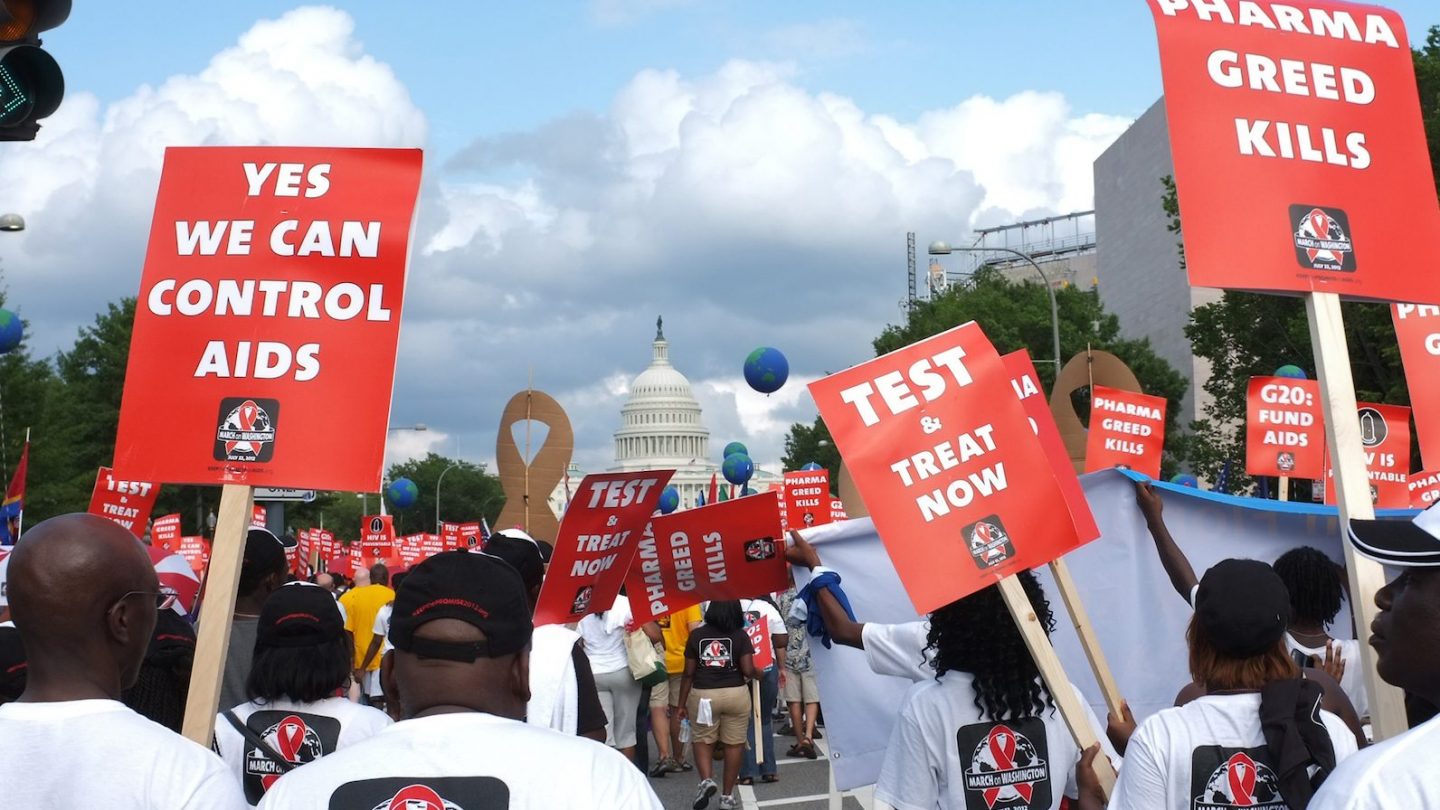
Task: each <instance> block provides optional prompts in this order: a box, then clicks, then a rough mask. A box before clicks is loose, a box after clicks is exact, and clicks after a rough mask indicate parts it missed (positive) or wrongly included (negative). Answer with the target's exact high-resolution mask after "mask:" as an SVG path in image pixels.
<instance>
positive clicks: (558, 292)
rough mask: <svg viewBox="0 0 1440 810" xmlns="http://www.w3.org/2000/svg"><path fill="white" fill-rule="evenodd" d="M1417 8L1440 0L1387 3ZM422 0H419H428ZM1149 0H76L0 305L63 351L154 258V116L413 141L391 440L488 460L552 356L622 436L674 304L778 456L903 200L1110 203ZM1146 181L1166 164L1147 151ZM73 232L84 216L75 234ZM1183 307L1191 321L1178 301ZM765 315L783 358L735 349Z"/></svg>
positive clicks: (927, 210)
mask: <svg viewBox="0 0 1440 810" xmlns="http://www.w3.org/2000/svg"><path fill="white" fill-rule="evenodd" d="M1392 6H1393V7H1395V8H1397V9H1398V10H1399V11H1400V12H1401V14H1402V16H1404V18H1405V20H1406V22H1407V24H1408V25H1409V26H1410V34H1411V37H1412V39H1415V40H1419V39H1422V38H1423V35H1424V31H1425V29H1426V28H1427V27H1428V26H1429V25H1430V24H1432V23H1440V7H1436V6H1435V3H1434V0H1403V1H1402V2H1395V3H1392ZM414 8H421V9H423V11H422V12H418V13H417V12H415V11H413V9H414ZM1149 14H1150V13H1149V10H1148V8H1147V6H1146V4H1145V3H1144V2H1143V1H1142V0H1086V1H1085V2H1079V1H1078V0H1066V1H1065V2H1061V1H1060V0H1054V1H1053V2H1037V1H1033V0H1024V1H1022V0H1017V1H1016V2H1001V1H1000V0H993V1H991V2H974V1H973V0H967V1H966V2H918V0H917V1H915V2H887V3H874V2H869V3H862V2H854V1H853V0H834V1H833V2H818V1H817V0H787V1H786V2H738V0H572V1H571V2H549V1H548V0H544V1H542V0H536V1H534V2H505V3H501V2H490V1H488V0H487V1H486V2H478V1H472V2H457V1H456V0H427V2H424V3H410V4H401V3H396V2H394V0H390V1H389V2H384V3H382V2H348V3H343V4H335V5H333V6H316V5H303V4H302V3H300V2H297V0H288V1H286V2H280V1H279V0H255V1H254V2H247V3H234V2H226V3H199V2H195V0H147V2H144V3H119V2H103V3H102V2H78V3H76V7H75V11H74V13H73V14H72V18H71V20H70V21H69V22H67V23H65V24H64V25H63V26H62V27H61V28H59V29H56V30H55V31H53V32H50V33H49V34H48V35H47V37H46V40H47V41H46V46H47V48H49V49H50V50H51V51H52V52H53V53H54V54H55V55H56V57H57V59H58V60H59V61H60V64H61V65H62V67H63V68H64V70H65V73H66V79H67V85H68V87H67V97H66V101H65V104H64V105H62V107H61V109H60V111H59V112H58V113H57V114H56V115H55V116H53V117H52V118H50V119H48V120H47V121H46V122H45V124H44V128H43V129H42V131H41V135H40V138H39V139H37V140H36V141H35V142H34V143H29V144H0V147H3V148H0V200H3V203H0V205H3V207H4V208H5V209H6V210H16V211H19V212H21V213H23V214H24V215H25V216H26V217H27V220H28V222H29V227H28V228H27V230H26V231H25V232H24V233H21V234H11V235H7V237H6V238H5V240H4V245H3V256H0V258H3V259H4V264H3V268H0V269H3V282H0V283H3V285H4V287H5V289H6V291H7V305H10V306H14V307H15V308H16V309H18V310H19V311H20V313H21V315H22V316H23V317H25V318H26V319H27V321H28V323H29V324H30V337H29V346H30V348H31V350H32V351H33V352H34V353H36V354H39V355H42V356H48V355H50V354H52V353H53V352H54V351H56V350H57V349H60V348H64V347H66V346H68V345H70V343H71V342H72V341H73V339H74V336H75V333H76V330H77V329H78V328H80V327H81V326H82V325H84V324H86V323H89V322H91V321H92V320H93V318H94V316H95V313H97V312H100V311H102V310H103V309H104V307H105V306H106V304H108V303H110V302H113V301H116V300H118V299H119V298H120V297H121V296H124V295H134V294H135V290H136V289H137V288H138V285H139V277H140V267H141V264H142V261H143V256H144V249H145V244H144V240H145V234H146V233H147V231H148V225H149V220H150V211H151V208H152V206H153V201H154V190H155V186H156V183H157V180H158V172H159V167H160V161H161V156H162V154H163V148H164V147H165V146H166V145H172V144H256V143H259V144H292V145H331V146H349V145H366V146H423V147H425V149H426V152H427V154H426V170H425V181H424V187H423V189H422V193H421V200H420V216H419V222H418V225H417V229H416V232H415V234H414V237H413V243H414V246H413V250H412V262H411V269H410V280H409V285H408V289H407V298H406V302H405V310H404V316H403V326H402V333H401V344H400V366H399V369H398V371H397V383H396V391H395V398H394V406H393V407H394V417H395V421H396V422H397V423H413V422H425V423H427V424H428V425H430V426H431V428H432V430H431V431H429V432H428V433H426V434H410V435H406V436H403V437H402V436H400V435H399V434H397V436H396V437H395V440H394V441H395V444H396V445H397V447H396V452H397V453H398V454H401V455H403V454H407V453H413V452H420V451H423V450H425V449H427V448H433V449H436V450H440V451H443V452H451V450H452V449H453V447H454V446H455V442H456V440H457V439H458V441H459V444H460V447H461V453H462V455H464V456H466V457H469V458H473V459H477V460H485V459H487V458H489V457H491V455H492V454H493V448H494V441H495V436H494V433H495V427H496V425H497V424H498V421H499V412H500V409H501V407H502V406H503V404H504V402H505V400H507V399H508V398H509V396H510V394H511V393H513V392H514V391H516V390H519V389H521V388H523V387H524V386H525V383H526V380H527V379H529V376H530V373H531V372H532V370H533V373H534V379H535V383H536V386H537V387H538V388H542V389H544V390H546V391H548V392H550V393H551V394H553V395H555V396H556V397H557V398H558V399H559V400H560V401H561V403H562V404H563V405H565V407H566V409H567V410H568V411H569V412H570V415H571V419H572V422H573V423H574V425H575V431H576V437H577V458H578V460H579V461H580V463H581V464H582V465H584V466H585V467H586V468H587V469H591V470H594V469H600V468H603V467H605V466H608V463H609V460H610V459H611V458H612V447H611V442H610V434H611V432H612V431H613V430H614V429H615V428H616V427H618V421H619V408H620V406H621V404H622V403H623V402H624V399H625V396H626V385H627V381H628V380H629V379H631V378H633V377H634V375H635V374H636V373H638V372H639V371H640V370H641V369H642V368H643V367H644V366H645V364H646V363H647V362H648V361H649V357H650V346H649V341H650V338H651V336H653V334H654V321H655V316H656V315H657V314H663V315H664V316H665V323H666V334H667V337H669V338H670V341H671V348H670V354H671V357H672V359H673V360H674V362H675V364H676V365H677V367H678V368H680V369H681V370H682V371H683V372H684V373H686V374H687V375H688V376H689V377H690V379H691V381H692V384H693V387H694V390H695V393H696V395H697V397H698V398H699V399H700V401H701V404H702V405H703V406H704V408H705V419H706V422H707V423H708V426H709V427H710V429H711V432H712V438H713V439H714V446H713V448H712V450H714V451H715V452H716V453H718V451H719V448H720V447H721V446H723V445H724V444H725V443H726V442H728V441H731V440H740V441H744V442H745V443H746V444H747V445H748V446H749V447H750V448H751V450H752V451H754V455H755V456H756V457H757V459H758V460H759V461H761V462H762V463H767V464H772V465H773V463H774V462H776V461H778V459H779V456H780V454H781V451H782V448H783V438H784V433H785V431H786V429H787V428H788V425H789V424H790V423H791V422H794V421H805V422H808V421H810V420H811V419H813V418H814V408H813V405H812V404H811V403H810V400H809V397H808V395H806V394H805V392H804V388H803V385H804V383H805V382H806V381H808V380H810V379H814V378H815V377H817V376H819V375H821V374H823V373H824V372H825V371H827V370H835V369H839V368H843V367H845V366H848V365H851V364H853V363H856V362H859V361H861V360H863V359H866V358H867V357H868V356H869V355H870V354H871V353H872V349H871V345H870V341H871V340H872V339H873V338H874V337H875V335H877V334H878V333H879V332H880V331H881V330H883V329H884V327H885V326H886V324H888V323H892V322H895V321H897V320H899V318H900V315H901V310H900V305H899V304H900V300H901V298H902V297H903V296H904V293H905V281H904V240H905V232H906V231H907V230H913V231H915V232H916V233H917V239H918V241H919V243H920V244H921V245H924V244H926V243H927V242H929V241H932V240H935V239H947V240H951V241H954V240H957V239H960V238H963V236H964V233H965V232H966V231H967V230H969V229H971V228H974V227H980V226H984V225H991V224H1000V223H1004V222H1010V221H1015V220H1018V219H1026V218H1033V217H1035V216H1044V215H1047V214H1057V213H1066V212H1069V211H1075V210H1082V209H1086V208H1090V207H1092V204H1093V196H1092V190H1091V185H1092V169H1091V164H1092V162H1093V161H1094V159H1095V157H1096V156H1097V155H1099V154H1100V153H1101V152H1102V151H1103V150H1104V149H1105V148H1106V147H1107V146H1108V145H1109V144H1110V143H1112V142H1113V141H1114V140H1115V138H1117V137H1119V136H1120V135H1121V133H1123V132H1124V130H1125V128H1126V127H1127V126H1128V125H1129V124H1130V122H1131V121H1132V120H1133V119H1134V118H1135V117H1137V116H1138V115H1139V114H1140V113H1142V112H1143V111H1144V110H1145V109H1146V108H1147V107H1149V106H1150V105H1151V104H1152V103H1153V102H1154V101H1155V100H1156V99H1157V98H1158V97H1159V95H1160V72H1159V64H1158V57H1157V54H1156V46H1155V34H1154V29H1153V25H1152V23H1151V21H1150V16H1149ZM1156 189H1157V190H1156V191H1155V193H1156V194H1158V178H1157V185H1156ZM76 234H84V238H76ZM1177 328H1178V326H1177ZM757 345H770V346H776V347H779V348H781V349H782V350H783V351H785V352H786V353H787V355H788V356H789V358H790V362H791V369H792V382H791V383H790V384H789V385H787V386H786V387H785V389H782V391H781V392H780V393H778V394H776V395H774V396H772V397H768V398H767V397H762V396H760V395H758V394H755V393H754V392H751V391H748V389H746V388H745V387H744V385H743V382H741V381H740V380H739V377H740V373H739V372H740V363H741V360H742V359H743V357H744V356H745V355H746V354H747V353H748V352H749V351H750V349H752V348H754V347H755V346H757Z"/></svg>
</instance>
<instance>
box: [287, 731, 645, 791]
mask: <svg viewBox="0 0 1440 810" xmlns="http://www.w3.org/2000/svg"><path fill="white" fill-rule="evenodd" d="M561 775H563V778H557V776H561ZM406 799H409V800H411V803H406V801H405V800H406ZM426 802H428V804H426ZM260 806H261V807H262V808H272V810H290V809H291V808H309V807H317V808H320V807H347V808H349V807H353V808H365V810H369V808H372V807H379V808H386V807H412V806H413V807H417V808H418V807H426V808H431V807H433V808H447V810H448V808H452V807H453V808H467V810H468V808H505V810H554V808H557V807H604V808H615V809H616V810H629V808H638V809H640V810H663V808H662V807H661V805H660V800H659V799H657V798H656V797H655V792H654V791H653V790H651V789H650V785H649V784H648V783H647V781H646V779H645V775H644V774H643V773H641V771H640V769H639V768H636V767H635V766H634V765H632V764H631V763H630V761H629V760H627V759H625V757H624V756H622V755H621V754H620V753H619V752H618V751H615V750H614V749H611V748H608V747H606V746H604V745H601V744H599V743H596V742H594V741H593V740H586V739H583V738H580V737H575V736H570V735H565V734H561V733H560V732H557V731H551V730H550V729H547V728H541V727H539V726H530V725H526V724H524V723H521V722H519V721H516V720H507V719H505V718H501V717H496V716H494V715H490V714H481V713H479V712H461V713H456V714H439V715H433V716H430V717H420V718H416V719H413V720H405V721H403V722H400V723H396V724H395V725H393V726H390V727H389V728H386V729H384V730H382V731H381V732H380V733H378V734H376V735H375V736H373V737H371V738H370V739H368V740H365V741H364V742H361V743H358V744H356V745H352V746H350V747H349V748H345V749H343V750H340V751H337V752H335V753H334V754H331V755H330V756H328V757H324V758H323V759H320V760H318V761H316V762H313V763H311V764H309V765H306V766H305V767H303V768H297V769H296V770H294V771H292V772H290V773H288V774H286V775H285V776H282V777H280V781H279V782H277V783H275V787H273V788H271V789H270V792H269V793H267V794H265V799H264V800H263V801H262V802H261V803H260Z"/></svg>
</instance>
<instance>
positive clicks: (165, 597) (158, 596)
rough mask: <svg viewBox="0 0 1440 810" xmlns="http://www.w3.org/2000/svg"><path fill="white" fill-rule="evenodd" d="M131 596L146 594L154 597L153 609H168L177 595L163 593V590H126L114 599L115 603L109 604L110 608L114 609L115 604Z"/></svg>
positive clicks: (173, 603)
mask: <svg viewBox="0 0 1440 810" xmlns="http://www.w3.org/2000/svg"><path fill="white" fill-rule="evenodd" d="M132 596H148V597H150V598H151V599H154V600H155V609H156V610H169V609H170V608H171V607H173V606H174V605H175V600H176V598H177V597H176V596H175V594H173V593H165V592H164V591H160V592H155V591H128V592H126V593H125V594H124V595H122V596H121V597H120V598H119V599H116V600H115V604H114V605H111V606H110V610H114V609H115V607H116V606H117V605H119V604H120V603H121V602H124V601H125V600H126V599H129V598H130V597H132Z"/></svg>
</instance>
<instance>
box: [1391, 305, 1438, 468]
mask: <svg viewBox="0 0 1440 810" xmlns="http://www.w3.org/2000/svg"><path fill="white" fill-rule="evenodd" d="M1390 317H1391V319H1392V320H1393V321H1394V322H1395V337H1396V339H1398V340H1399V341H1400V361H1401V362H1402V363H1403V364H1404V366H1405V385H1406V386H1407V387H1408V388H1409V389H1410V407H1411V408H1413V409H1414V411H1415V433H1416V436H1417V437H1418V438H1419V439H1420V462H1421V463H1422V464H1425V465H1428V466H1430V467H1440V413H1437V411H1440V306H1431V305H1424V306H1421V305H1418V304H1392V305H1391V306H1390Z"/></svg>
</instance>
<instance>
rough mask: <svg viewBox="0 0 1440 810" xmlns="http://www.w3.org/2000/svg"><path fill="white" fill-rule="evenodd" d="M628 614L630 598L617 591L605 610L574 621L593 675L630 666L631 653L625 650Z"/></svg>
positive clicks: (628, 621)
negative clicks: (608, 607) (577, 621)
mask: <svg viewBox="0 0 1440 810" xmlns="http://www.w3.org/2000/svg"><path fill="white" fill-rule="evenodd" d="M630 616H631V614H630V598H629V597H627V596H624V595H623V594H619V595H616V597H615V603H614V604H613V605H611V606H610V609H609V610H607V611H605V613H603V614H600V613H591V614H590V615H589V616H586V617H585V618H583V619H581V620H580V623H579V624H578V625H576V627H575V629H576V630H578V631H579V632H580V638H581V639H582V640H583V641H584V642H585V654H586V655H587V656H589V657H590V670H591V671H592V672H594V673H595V674H596V675H603V674H605V673H607V672H615V671H616V670H621V669H626V668H628V667H629V666H630V656H629V655H628V654H626V652H625V625H627V624H629V623H630Z"/></svg>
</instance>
